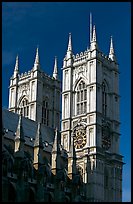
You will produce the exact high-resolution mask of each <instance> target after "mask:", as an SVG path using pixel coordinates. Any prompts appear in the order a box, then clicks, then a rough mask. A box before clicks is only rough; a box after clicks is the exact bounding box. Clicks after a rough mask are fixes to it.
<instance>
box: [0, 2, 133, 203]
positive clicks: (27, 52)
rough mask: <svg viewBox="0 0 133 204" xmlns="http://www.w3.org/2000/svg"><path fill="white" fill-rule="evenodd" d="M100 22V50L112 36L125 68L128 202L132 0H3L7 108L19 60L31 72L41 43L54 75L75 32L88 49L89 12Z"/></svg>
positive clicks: (76, 41) (75, 40) (123, 147)
mask: <svg viewBox="0 0 133 204" xmlns="http://www.w3.org/2000/svg"><path fill="white" fill-rule="evenodd" d="M90 12H92V15H93V17H92V18H93V24H95V25H96V32H97V41H98V45H99V48H100V50H101V51H103V53H104V54H106V55H108V53H109V46H110V36H111V35H112V36H113V41H114V48H115V53H116V57H117V60H118V63H119V70H120V96H121V98H120V121H121V126H120V133H121V136H120V137H121V138H120V140H121V143H120V153H121V154H122V155H124V162H125V163H126V164H125V165H124V168H123V201H129V202H130V201H131V146H130V145H131V3H129V2H93V3H92V2H3V3H2V106H3V107H6V108H8V94H9V93H8V87H9V79H10V77H11V76H12V74H13V70H14V65H15V58H16V55H17V54H18V55H19V70H20V73H24V72H26V71H28V70H31V68H32V66H33V64H34V59H35V51H36V47H37V46H39V55H40V63H41V67H42V69H43V70H44V71H45V72H46V73H47V74H49V75H52V72H53V65H54V57H55V56H57V58H58V68H59V75H60V78H61V67H62V62H63V58H64V57H65V54H66V49H67V44H68V35H69V33H70V32H71V33H72V44H73V52H74V54H76V53H80V52H81V51H85V50H86V48H87V47H89V35H90V34H89V14H90Z"/></svg>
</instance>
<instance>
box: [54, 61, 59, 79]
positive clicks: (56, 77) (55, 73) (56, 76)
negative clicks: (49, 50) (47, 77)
mask: <svg viewBox="0 0 133 204" xmlns="http://www.w3.org/2000/svg"><path fill="white" fill-rule="evenodd" d="M53 77H54V78H55V79H58V67H57V57H55V63H54V71H53Z"/></svg>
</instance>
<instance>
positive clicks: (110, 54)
mask: <svg viewBox="0 0 133 204" xmlns="http://www.w3.org/2000/svg"><path fill="white" fill-rule="evenodd" d="M109 58H110V59H111V60H112V61H115V60H116V58H115V52H114V47H113V37H112V36H111V41H110V51H109Z"/></svg>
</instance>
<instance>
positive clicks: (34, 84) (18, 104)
mask: <svg viewBox="0 0 133 204" xmlns="http://www.w3.org/2000/svg"><path fill="white" fill-rule="evenodd" d="M60 93H61V82H60V80H59V78H58V67H57V58H55V64H54V69H53V76H52V77H50V76H48V75H47V74H45V73H44V72H43V70H42V69H41V65H40V60H39V51H38V48H37V50H36V57H35V62H34V66H33V68H32V69H31V70H30V71H28V73H26V72H25V73H24V74H23V73H22V74H21V75H20V74H19V58H18V56H17V58H16V64H15V69H14V74H13V76H12V77H11V79H10V87H9V111H13V112H15V113H19V114H20V112H21V113H22V115H23V116H25V117H27V118H29V119H31V120H34V121H38V122H39V123H42V124H44V125H46V126H49V127H52V128H57V129H58V130H59V129H60Z"/></svg>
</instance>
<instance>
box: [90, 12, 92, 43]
mask: <svg viewBox="0 0 133 204" xmlns="http://www.w3.org/2000/svg"><path fill="white" fill-rule="evenodd" d="M91 41H92V14H91V12H90V43H91Z"/></svg>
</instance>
